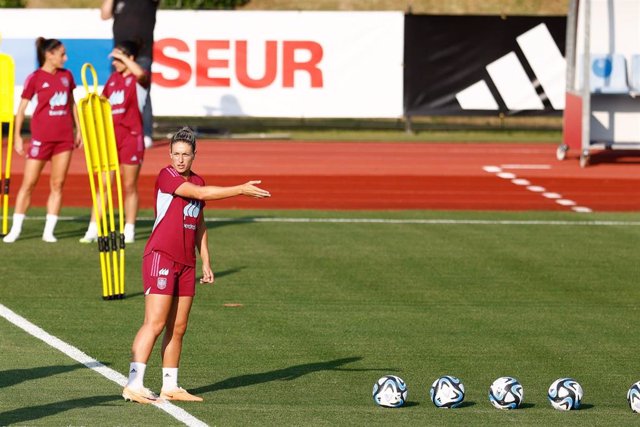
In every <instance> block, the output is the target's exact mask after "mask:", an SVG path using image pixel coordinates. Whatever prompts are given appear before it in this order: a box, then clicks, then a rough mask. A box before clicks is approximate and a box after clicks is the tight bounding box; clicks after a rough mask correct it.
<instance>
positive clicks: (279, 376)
mask: <svg viewBox="0 0 640 427" xmlns="http://www.w3.org/2000/svg"><path fill="white" fill-rule="evenodd" d="M359 360H362V357H345V358H343V359H335V360H329V361H327V362H315V363H305V364H302V365H295V366H290V367H288V368H284V369H276V370H274V371H267V372H260V373H257V374H248V375H239V376H237V377H231V378H227V379H226V380H222V381H220V382H217V383H214V384H211V385H207V386H203V387H198V388H196V389H193V390H189V392H191V393H194V394H203V393H209V392H212V391H218V390H229V389H234V388H240V387H246V386H250V385H255V384H262V383H267V382H270V381H292V380H295V379H297V378H300V377H301V376H303V375H307V374H312V373H314V372H320V371H350V372H363V371H389V370H393V369H391V368H384V369H349V368H342V366H343V365H346V364H347V363H353V362H357V361H359Z"/></svg>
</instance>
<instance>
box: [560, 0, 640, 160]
mask: <svg viewBox="0 0 640 427" xmlns="http://www.w3.org/2000/svg"><path fill="white" fill-rule="evenodd" d="M625 2H626V3H625ZM594 7H595V8H596V9H597V10H596V11H595V14H594ZM618 8H620V10H622V11H624V12H627V13H626V14H624V15H625V18H628V15H629V12H630V13H637V14H638V19H640V6H638V5H637V4H633V3H632V2H631V1H629V0H571V1H570V4H569V11H568V14H567V37H566V49H565V52H566V61H567V69H566V91H565V112H564V118H563V140H562V143H561V144H560V146H559V147H558V149H557V151H556V157H557V158H558V160H564V159H565V157H566V153H567V151H569V149H576V150H580V166H581V167H586V166H587V165H588V164H589V163H590V159H591V153H592V151H594V150H600V151H601V150H640V102H639V101H640V100H639V99H636V96H637V95H638V93H637V92H636V91H634V88H632V87H629V86H628V85H627V86H626V89H622V90H620V89H619V88H618V89H616V90H611V91H607V90H604V91H600V90H595V91H594V89H593V87H592V83H593V82H592V81H591V79H592V72H593V70H595V69H596V68H595V67H596V63H595V61H596V60H595V59H594V57H595V56H594V55H596V54H605V55H611V56H613V55H614V54H617V53H619V52H618V50H619V49H621V47H620V46H622V45H623V44H624V50H626V51H623V52H622V55H626V57H627V59H629V58H628V56H629V54H630V52H629V46H632V51H631V53H635V54H640V43H637V45H635V44H634V40H633V37H630V38H629V37H625V36H626V35H627V34H629V32H633V31H636V30H635V29H631V28H630V25H629V22H633V23H634V24H633V25H636V26H637V24H635V23H636V22H637V20H633V19H631V20H629V19H624V20H621V19H618V18H619V17H620V11H619V10H617V9H618ZM602 12H605V13H602ZM616 13H618V15H616ZM603 15H604V16H603ZM594 33H595V36H596V39H593V37H594ZM626 39H629V40H626ZM605 43H606V47H605V49H603V47H602V46H603V45H604V44H605ZM596 44H597V46H594V45H596ZM586 58H588V60H584V59H586ZM607 60H608V59H607ZM607 66H608V70H607V71H610V70H611V63H610V62H609V63H607ZM618 71H621V72H623V73H624V81H625V84H626V82H627V76H628V75H629V71H628V69H627V68H626V63H625V67H624V69H623V70H618ZM605 89H606V88H605ZM636 89H637V88H636ZM633 123H637V124H638V125H635V124H633Z"/></svg>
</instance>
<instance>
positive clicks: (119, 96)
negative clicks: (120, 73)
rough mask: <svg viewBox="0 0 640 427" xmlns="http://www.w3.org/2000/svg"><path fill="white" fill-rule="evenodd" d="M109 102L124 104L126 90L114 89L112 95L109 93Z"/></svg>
mask: <svg viewBox="0 0 640 427" xmlns="http://www.w3.org/2000/svg"><path fill="white" fill-rule="evenodd" d="M109 104H111V105H119V104H124V90H114V91H113V92H111V95H109Z"/></svg>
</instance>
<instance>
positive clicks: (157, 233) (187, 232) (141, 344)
mask: <svg viewBox="0 0 640 427" xmlns="http://www.w3.org/2000/svg"><path fill="white" fill-rule="evenodd" d="M170 150H171V151H170V156H171V165H170V166H167V167H165V168H164V169H162V170H161V171H160V174H159V175H158V178H157V180H156V186H155V217H156V220H155V223H154V225H153V230H152V231H151V236H150V237H149V240H148V242H147V245H146V247H145V250H144V258H143V263H142V280H143V286H144V294H145V315H144V322H143V324H142V327H141V328H140V329H139V330H138V333H137V335H136V337H135V339H134V341H133V346H132V349H131V354H132V355H131V366H130V369H129V381H128V383H127V385H126V387H125V388H124V390H123V392H122V397H124V398H125V400H132V401H136V402H139V403H152V402H154V401H156V400H157V399H158V396H157V395H156V394H154V393H153V392H152V391H151V390H149V389H147V388H145V387H144V382H143V379H144V374H145V370H146V367H147V361H148V360H149V356H150V354H151V351H152V349H153V346H154V344H155V342H156V340H157V338H158V337H159V336H160V334H161V333H162V331H163V330H164V331H165V333H164V338H163V340H162V350H161V351H162V390H161V393H160V398H161V399H166V400H184V401H202V398H200V397H197V396H193V395H191V394H190V393H188V392H187V391H186V390H184V389H183V388H181V387H179V386H178V365H179V363H180V354H181V352H182V339H183V336H184V334H185V332H186V329H187V323H188V320H189V311H190V310H191V304H192V302H193V297H194V295H195V280H196V275H195V265H196V253H195V250H196V248H197V249H198V252H200V258H201V260H202V279H200V282H201V283H213V281H214V277H213V271H212V270H211V266H210V259H209V249H208V237H207V228H206V226H205V223H204V215H203V208H204V201H205V200H218V199H224V198H227V197H233V196H240V195H243V196H249V197H256V198H263V197H270V196H271V195H270V194H269V192H268V191H266V190H263V189H260V188H258V187H256V186H255V184H259V183H260V181H249V182H247V183H246V184H242V185H237V186H234V187H215V186H205V184H204V180H203V179H202V178H201V177H200V176H198V175H196V174H195V173H194V172H192V171H191V165H192V163H193V160H194V158H195V154H196V139H195V135H194V133H193V131H192V130H191V129H189V128H182V129H181V130H180V131H178V132H177V133H176V134H175V135H174V136H173V138H171V145H170Z"/></svg>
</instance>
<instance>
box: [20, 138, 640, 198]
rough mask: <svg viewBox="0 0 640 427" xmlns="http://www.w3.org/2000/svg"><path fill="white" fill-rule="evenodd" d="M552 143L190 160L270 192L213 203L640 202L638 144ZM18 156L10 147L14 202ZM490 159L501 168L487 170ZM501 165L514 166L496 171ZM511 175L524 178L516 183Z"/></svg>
mask: <svg viewBox="0 0 640 427" xmlns="http://www.w3.org/2000/svg"><path fill="white" fill-rule="evenodd" d="M555 151H556V145H553V144H520V143H512V144H507V143H500V144H486V143H381V142H292V141H236V140H233V141H226V140H213V141H211V140H207V141H204V140H203V141H200V142H199V145H198V155H197V157H196V160H195V163H194V167H193V169H194V171H196V172H197V173H199V174H200V175H202V176H203V177H204V178H205V181H206V182H207V183H208V184H213V185H223V186H224V185H233V184H239V183H243V182H245V181H248V180H250V179H261V180H262V186H263V187H264V188H266V189H268V190H270V191H271V194H272V197H271V198H270V199H266V200H254V199H248V198H233V199H228V200H222V201H217V202H211V204H210V205H209V206H210V207H215V208H243V209H329V210H331V209H370V210H399V209H436V210H508V211H524V210H545V211H549V210H555V211H571V210H572V206H580V207H585V208H589V209H591V210H593V211H637V210H640V174H638V172H639V171H640V157H634V156H635V155H637V154H634V153H614V154H610V153H603V155H601V156H599V155H598V154H595V155H594V156H593V157H592V159H593V160H594V161H595V164H594V165H592V166H589V167H587V168H580V167H579V164H578V160H577V158H575V157H569V158H568V159H566V160H564V161H558V160H556V157H555ZM574 154H575V153H574ZM168 163H169V153H168V145H167V141H162V142H159V143H156V145H155V146H154V147H153V148H152V149H150V150H148V151H147V153H146V157H145V162H144V165H143V167H142V171H141V177H140V182H139V189H140V196H141V197H140V202H141V207H142V208H150V207H152V203H153V194H152V193H153V184H154V181H155V177H156V174H157V172H158V170H159V169H160V168H161V167H163V166H165V165H167V164H168ZM23 164H24V159H22V158H21V157H19V156H17V155H14V162H13V167H12V170H13V171H14V173H13V178H12V191H11V193H12V194H11V204H13V201H14V198H15V193H16V192H17V190H18V186H19V185H20V182H21V181H22V176H21V172H22V170H23ZM486 166H495V167H498V168H499V169H490V170H494V171H493V172H491V171H490V172H487V171H486V170H485V169H484V168H485V167H486ZM500 172H504V173H510V174H513V175H514V176H512V175H504V177H500V176H498V173H500ZM514 179H516V180H517V179H520V180H526V181H517V182H520V184H515V183H514V182H516V181H513V180H514ZM47 181H48V166H47V168H46V169H45V172H44V174H43V176H42V178H41V180H40V182H39V183H38V186H37V188H36V190H35V192H34V196H33V199H32V204H33V205H34V206H44V205H45V203H46V197H47V193H48V182H47ZM525 183H526V185H525ZM531 186H533V188H536V187H543V188H544V190H545V191H538V192H536V191H532V190H530V189H528V188H531ZM538 190H540V189H538ZM549 193H551V195H552V196H553V197H556V198H555V199H553V198H549V197H547V196H546V195H549ZM543 194H545V195H543ZM558 199H560V200H568V201H570V202H572V203H573V205H571V204H568V205H562V204H559V203H558V202H557V201H556V200H558ZM64 206H86V207H89V206H90V194H89V189H88V180H87V177H86V166H85V163H84V154H83V152H82V151H76V152H75V153H74V157H73V161H72V164H71V167H70V171H69V176H68V179H67V183H66V186H65V192H64Z"/></svg>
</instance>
